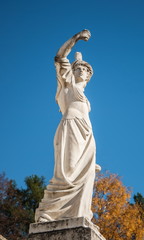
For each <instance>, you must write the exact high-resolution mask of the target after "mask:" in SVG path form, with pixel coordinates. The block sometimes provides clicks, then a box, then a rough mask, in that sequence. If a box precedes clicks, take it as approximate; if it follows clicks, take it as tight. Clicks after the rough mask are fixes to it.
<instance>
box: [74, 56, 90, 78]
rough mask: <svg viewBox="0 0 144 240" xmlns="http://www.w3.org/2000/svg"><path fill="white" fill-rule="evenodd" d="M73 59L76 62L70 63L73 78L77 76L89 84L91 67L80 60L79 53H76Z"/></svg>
mask: <svg viewBox="0 0 144 240" xmlns="http://www.w3.org/2000/svg"><path fill="white" fill-rule="evenodd" d="M75 59H76V60H75V61H74V62H73V63H72V70H73V73H74V76H75V77H78V76H79V77H80V78H81V79H82V80H83V81H86V82H89V81H90V79H91V77H92V75H93V69H92V67H91V65H90V64H89V63H87V62H85V61H83V60H82V54H81V53H80V52H76V54H75Z"/></svg>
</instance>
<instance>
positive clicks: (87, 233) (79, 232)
mask: <svg viewBox="0 0 144 240" xmlns="http://www.w3.org/2000/svg"><path fill="white" fill-rule="evenodd" d="M28 240H106V239H105V238H104V237H103V236H102V235H101V234H100V232H99V228H98V227H97V226H96V225H94V224H93V223H92V222H90V221H88V220H87V219H86V218H84V217H80V218H71V219H66V220H59V221H54V222H45V223H32V224H30V229H29V238H28Z"/></svg>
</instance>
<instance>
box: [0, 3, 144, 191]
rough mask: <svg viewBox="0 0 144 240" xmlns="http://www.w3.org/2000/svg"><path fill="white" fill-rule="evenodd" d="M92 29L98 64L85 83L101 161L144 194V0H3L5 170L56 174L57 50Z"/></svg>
mask: <svg viewBox="0 0 144 240" xmlns="http://www.w3.org/2000/svg"><path fill="white" fill-rule="evenodd" d="M85 28H86V29H89V30H90V31H91V34H92V37H91V39H90V40H89V41H88V42H82V41H81V42H79V43H78V44H77V46H76V47H75V48H74V50H73V52H72V53H71V55H70V60H71V61H73V56H74V53H75V51H82V53H83V57H84V60H86V61H88V62H89V63H90V64H91V65H92V66H93V69H94V76H93V77H92V79H91V82H90V83H89V84H88V86H87V88H86V91H85V92H86V95H87V97H88V98H89V100H90V102H91V107H92V112H91V114H90V117H91V121H92V124H93V130H94V135H95V138H96V142H97V163H98V164H100V165H101V166H102V168H103V170H110V171H111V172H112V173H117V174H118V175H120V176H122V181H123V183H124V184H125V185H126V186H129V187H132V188H133V191H134V193H137V192H140V193H142V194H143V195H144V1H143V0H135V1H133V0H121V1H115V0H113V1H112V0H109V1H108V0H101V1H98V0H93V1H92V0H90V1H85V0H83V1H82V0H79V1H76V0H73V1H66V0H62V1H59V0H57V1H56V0H13V1H11V0H5V1H4V0H1V2H0V172H2V171H5V172H6V175H7V177H8V178H12V179H15V180H16V182H17V184H18V186H19V187H20V186H24V178H25V177H26V176H30V175H32V174H37V175H39V176H41V175H43V176H45V177H46V180H47V181H48V180H49V179H50V178H51V177H52V174H53V165H54V158H53V137H54V134H55V130H56V128H57V125H58V123H59V121H60V119H61V114H60V113H59V108H58V106H57V104H56V103H55V92H56V76H55V68H54V64H53V58H54V56H55V54H56V52H57V50H58V48H59V47H60V46H61V44H62V43H64V41H66V40H67V39H68V38H70V37H71V36H72V35H73V34H75V33H77V32H79V31H81V30H83V29H85Z"/></svg>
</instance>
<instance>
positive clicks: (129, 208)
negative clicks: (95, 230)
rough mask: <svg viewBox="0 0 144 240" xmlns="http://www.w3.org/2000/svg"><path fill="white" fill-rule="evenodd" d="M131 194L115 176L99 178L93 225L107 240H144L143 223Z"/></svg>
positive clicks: (93, 203) (95, 186)
mask: <svg viewBox="0 0 144 240" xmlns="http://www.w3.org/2000/svg"><path fill="white" fill-rule="evenodd" d="M130 196H131V192H130V191H129V190H128V189H127V188H126V187H125V186H123V184H122V182H121V180H120V178H119V177H118V176H117V175H115V174H109V173H107V174H106V175H102V174H99V175H98V177H97V178H96V181H95V185H94V196H93V202H92V210H93V213H94V218H93V222H94V223H95V224H96V225H98V226H99V227H100V232H101V233H102V234H103V235H104V236H105V238H106V240H143V239H144V222H143V221H142V218H141V214H140V211H139V208H138V205H137V204H130V203H129V199H130Z"/></svg>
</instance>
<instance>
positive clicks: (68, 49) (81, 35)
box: [55, 29, 91, 61]
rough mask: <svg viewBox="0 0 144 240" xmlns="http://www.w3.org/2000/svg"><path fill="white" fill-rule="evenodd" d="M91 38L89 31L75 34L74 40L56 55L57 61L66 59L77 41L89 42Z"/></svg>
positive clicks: (67, 42) (62, 47)
mask: <svg viewBox="0 0 144 240" xmlns="http://www.w3.org/2000/svg"><path fill="white" fill-rule="evenodd" d="M90 36H91V34H90V31H89V30H87V29H85V30H82V31H81V32H79V33H77V34H75V35H74V36H73V37H72V38H70V39H69V40H68V41H66V42H65V43H64V44H63V45H62V46H61V48H60V49H59V50H58V52H57V54H56V57H55V60H56V61H57V59H60V58H66V57H67V56H68V54H69V53H70V52H71V50H72V47H73V46H74V45H75V44H76V42H77V41H79V40H84V41H88V40H89V38H90Z"/></svg>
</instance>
